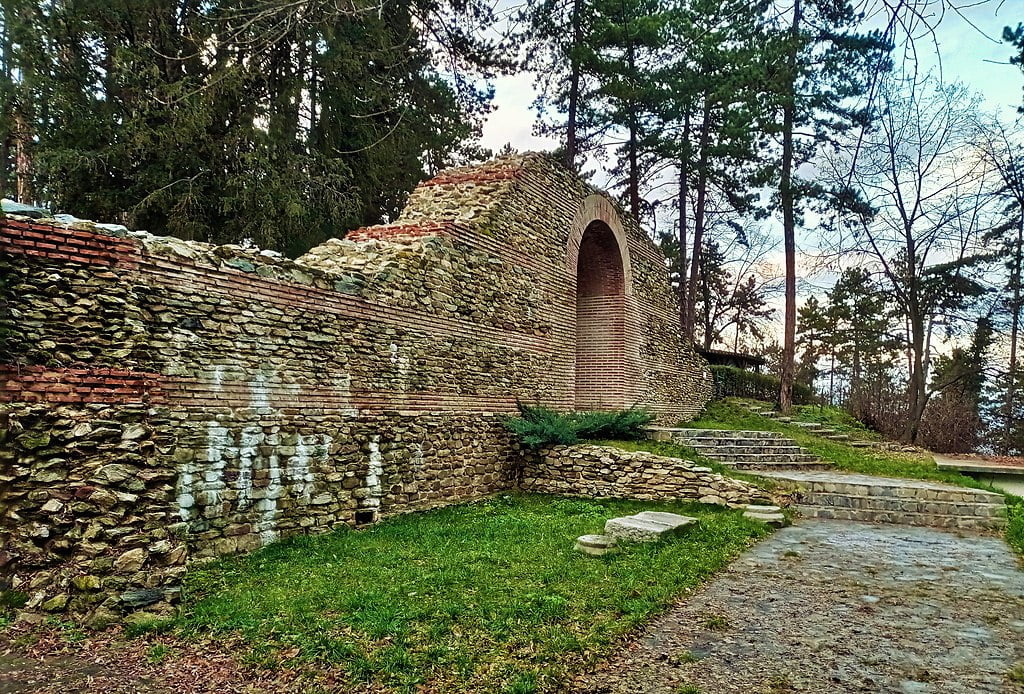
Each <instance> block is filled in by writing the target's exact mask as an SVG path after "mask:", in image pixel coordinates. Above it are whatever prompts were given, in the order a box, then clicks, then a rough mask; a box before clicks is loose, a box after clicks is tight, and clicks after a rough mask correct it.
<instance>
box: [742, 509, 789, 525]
mask: <svg viewBox="0 0 1024 694" xmlns="http://www.w3.org/2000/svg"><path fill="white" fill-rule="evenodd" d="M743 517H744V518H749V519H750V520H756V521H761V522H762V523H767V524H768V525H770V526H772V527H773V528H782V527H784V526H786V525H788V524H789V521H788V520H786V517H785V516H784V515H782V514H781V513H757V512H756V511H746V512H744V514H743Z"/></svg>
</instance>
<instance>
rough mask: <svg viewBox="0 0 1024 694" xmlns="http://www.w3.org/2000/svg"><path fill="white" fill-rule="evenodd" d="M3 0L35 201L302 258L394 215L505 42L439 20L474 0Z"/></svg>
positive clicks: (441, 157) (478, 110)
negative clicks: (371, 1) (445, 28)
mask: <svg viewBox="0 0 1024 694" xmlns="http://www.w3.org/2000/svg"><path fill="white" fill-rule="evenodd" d="M2 1H3V8H4V18H5V22H6V20H7V19H8V18H10V17H12V16H14V17H15V18H16V22H15V23H14V24H15V25H14V27H13V28H16V29H17V31H16V32H13V33H14V36H15V39H14V40H13V42H11V58H10V62H11V64H12V65H13V71H16V73H17V74H18V76H19V77H18V83H17V85H16V89H17V90H18V91H20V93H23V94H24V95H25V99H24V102H25V103H26V104H27V106H24V107H21V108H19V109H14V112H15V113H16V114H17V113H26V114H27V116H28V118H29V121H30V123H31V129H32V136H33V149H34V151H33V152H32V161H31V163H32V166H33V174H34V175H33V177H32V179H33V182H34V183H35V184H36V186H37V196H36V197H38V198H39V199H40V200H41V201H43V202H45V203H46V204H48V205H51V206H52V207H53V208H55V209H56V210H57V211H67V212H71V213H73V214H76V215H79V216H84V217H92V218H95V219H101V220H106V221H122V222H124V223H126V224H128V225H130V226H134V227H142V228H148V229H150V230H152V231H154V232H158V233H171V234H175V235H178V236H181V237H184V238H195V239H202V240H209V241H215V242H228V241H233V242H238V241H241V240H243V239H250V240H252V241H254V242H256V243H257V244H259V245H262V246H266V247H272V248H278V249H281V250H285V251H287V252H289V253H290V254H298V253H301V252H302V251H304V250H305V249H306V248H308V247H309V246H311V245H313V244H315V243H318V242H320V241H322V240H323V239H325V238H328V237H330V236H340V235H342V234H343V233H344V232H345V231H346V230H348V229H351V228H354V227H357V226H361V225H364V224H370V223H375V222H380V221H384V220H386V219H388V218H392V217H394V216H395V215H396V214H397V212H398V211H399V210H400V209H401V206H402V204H403V203H404V199H405V195H406V194H407V193H408V191H409V190H410V189H411V188H412V187H413V186H414V185H415V184H416V182H418V181H419V180H421V179H422V178H423V177H425V176H427V175H429V173H431V172H432V171H433V170H435V169H436V168H439V167H441V166H444V165H445V164H446V163H448V162H451V161H452V160H453V158H457V157H459V156H460V151H462V149H463V148H462V143H463V142H464V141H466V139H467V137H468V136H470V135H471V134H472V133H473V132H474V131H475V128H476V127H477V125H478V123H479V117H480V116H481V115H482V114H483V113H484V112H485V111H486V102H487V100H488V99H489V94H488V93H487V92H486V91H485V92H481V91H479V90H477V89H473V88H468V87H465V86H464V82H465V78H464V76H463V75H461V71H462V70H463V69H464V68H465V66H466V65H467V64H470V63H476V64H479V65H493V64H494V62H493V61H491V60H490V53H491V52H492V51H493V50H494V47H493V46H490V45H489V44H485V43H479V42H475V41H473V40H472V32H471V31H469V32H467V29H466V28H463V29H461V30H458V29H455V28H453V30H452V32H450V33H447V34H441V35H444V36H447V37H449V39H448V41H449V43H448V44H446V45H443V46H438V45H437V43H436V41H435V40H433V39H431V38H429V37H431V36H435V35H438V34H437V33H436V32H434V31H433V29H436V28H438V27H433V26H431V25H428V24H425V22H427V21H435V19H433V18H437V17H440V18H439V19H436V21H449V19H450V17H447V15H446V14H445V12H447V13H448V15H450V14H451V13H460V12H463V11H465V12H474V11H476V10H475V9H474V8H478V7H479V6H478V5H477V4H475V3H472V2H460V3H458V4H455V5H448V6H441V5H438V4H437V3H432V2H426V0H393V1H389V2H387V3H385V4H383V5H381V6H380V8H379V10H378V9H374V11H372V12H371V11H369V9H370V8H369V6H366V7H360V6H359V5H357V4H354V5H351V6H349V7H348V8H347V9H345V10H344V11H343V10H340V9H339V8H340V7H341V5H337V4H336V3H332V2H312V3H283V2H282V3H279V4H278V3H273V2H269V3H265V4H261V5H260V6H259V7H258V8H256V7H254V6H253V5H252V4H251V3H245V2H241V1H240V0H221V1H219V2H213V3H192V2H188V1H187V0H132V1H130V2H129V1H128V0H112V1H110V2H107V1H106V0H102V1H101V0H59V1H56V2H53V3H47V4H38V5H37V4H31V3H24V2H23V0H2ZM445 8H447V10H446V9H445ZM296 13H301V14H296ZM6 29H7V27H6V23H5V35H6V34H7V33H8V32H7V31H6ZM442 49H443V50H442ZM441 57H443V58H444V59H445V61H446V63H445V66H444V71H445V73H446V75H447V77H446V78H442V77H441V72H440V71H439V69H438V66H436V65H435V61H436V60H439V59H440V58H441ZM450 66H451V67H450ZM11 72H12V70H8V74H10V73H11ZM453 75H454V76H453ZM0 87H3V85H0ZM11 111H12V108H11V107H10V106H9V105H8V107H7V108H6V109H5V113H10V112H11ZM7 120H9V118H8V119H5V122H6V121H7ZM10 139H11V138H10V137H8V138H6V140H5V141H9V140H10Z"/></svg>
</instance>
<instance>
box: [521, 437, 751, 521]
mask: <svg viewBox="0 0 1024 694" xmlns="http://www.w3.org/2000/svg"><path fill="white" fill-rule="evenodd" d="M525 460H526V464H525V465H524V467H523V471H522V479H521V487H522V489H523V490H524V491H530V492H541V493H546V494H562V495H565V496H583V497H596V498H618V499H656V500H673V501H675V500H684V501H696V502H699V503H702V504H718V505H721V506H731V507H739V506H745V505H747V504H750V503H754V502H757V501H762V500H763V501H770V499H769V498H768V496H767V494H766V492H765V490H763V489H761V488H760V487H758V486H756V485H753V484H750V483H748V482H744V481H742V480H737V479H732V478H731V477H724V476H722V475H720V474H718V473H717V472H712V471H711V469H710V468H706V467H702V466H700V465H697V464H696V463H692V462H689V461H686V460H679V459H676V458H666V457H664V456H660V455H655V454H653V453H647V452H645V451H624V450H622V449H619V448H612V447H609V446H594V445H589V444H583V445H576V446H553V447H550V448H546V449H543V450H540V451H537V452H536V453H531V454H529V455H527V456H525Z"/></svg>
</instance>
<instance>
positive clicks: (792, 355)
mask: <svg viewBox="0 0 1024 694" xmlns="http://www.w3.org/2000/svg"><path fill="white" fill-rule="evenodd" d="M801 19H802V16H801V6H800V0H795V2H794V3H793V25H792V27H791V28H790V41H791V43H792V45H790V47H789V54H788V57H787V62H788V68H789V69H788V72H787V75H786V84H785V90H786V94H785V96H784V98H783V100H782V162H781V167H780V168H781V171H780V175H779V203H780V204H781V206H782V235H783V247H784V249H785V254H786V315H785V325H784V328H783V341H782V373H781V374H780V378H779V409H780V410H781V411H782V412H783V413H784V414H786V413H788V412H789V411H790V410H791V409H792V408H793V383H794V381H795V380H796V209H795V205H796V196H795V194H794V191H793V166H794V161H793V159H794V152H793V130H794V128H795V124H796V78H797V58H798V53H799V50H800V22H801Z"/></svg>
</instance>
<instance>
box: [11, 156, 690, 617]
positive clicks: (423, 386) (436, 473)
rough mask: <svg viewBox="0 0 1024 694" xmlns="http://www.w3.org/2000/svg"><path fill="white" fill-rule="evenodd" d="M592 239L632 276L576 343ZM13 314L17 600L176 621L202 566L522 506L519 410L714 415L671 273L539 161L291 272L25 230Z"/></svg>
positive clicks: (135, 237) (441, 180)
mask: <svg viewBox="0 0 1024 694" xmlns="http://www.w3.org/2000/svg"><path fill="white" fill-rule="evenodd" d="M595 228H600V229H601V231H602V234H603V239H604V241H603V246H604V248H605V252H604V255H603V256H601V258H600V263H604V264H605V265H608V266H609V267H610V268H611V270H610V273H611V274H610V275H609V276H613V277H615V278H618V279H617V280H616V281H615V282H611V283H606V284H607V287H611V289H610V290H608V291H610V292H611V293H610V294H608V292H605V290H604V289H601V287H605V284H601V283H600V282H598V281H597V280H598V279H600V277H603V275H602V276H600V277H599V276H597V275H588V274H586V273H587V272H590V270H587V269H586V268H585V269H584V270H583V274H581V275H580V277H581V282H589V283H590V284H589V285H588V286H594V287H598V290H596V295H597V296H598V297H599V298H601V299H602V300H608V301H611V302H612V303H613V304H614V305H617V306H621V307H622V310H621V311H620V312H619V313H618V314H617V315H616V316H614V317H612V318H614V320H612V319H609V320H607V321H606V322H605V323H604V324H602V323H601V318H600V315H598V316H597V317H596V318H594V319H593V320H594V322H593V323H592V324H589V325H587V326H586V328H585V330H578V325H579V324H580V323H579V321H580V316H581V315H584V314H586V311H583V313H582V314H581V312H580V307H579V306H578V305H577V299H578V297H577V288H576V285H577V263H578V256H579V251H580V247H581V245H583V246H584V248H586V246H587V245H588V244H590V243H591V237H589V236H587V233H588V229H595ZM600 263H598V264H600ZM595 278H596V279H595ZM601 292H605V294H606V295H602V294H601ZM0 308H2V309H3V311H2V312H0V424H3V425H4V427H3V433H2V434H0V435H2V439H0V540H2V541H3V547H4V549H3V550H2V552H0V583H2V585H0V588H5V587H14V588H17V589H18V590H24V589H26V588H29V589H30V590H28V591H27V592H29V593H30V595H31V600H32V601H33V603H35V604H37V605H39V606H47V607H48V608H52V609H63V608H64V607H65V606H67V607H69V608H70V609H74V610H84V609H93V608H95V607H97V606H100V607H101V608H102V609H104V610H108V611H111V610H117V609H121V608H125V607H128V608H134V607H138V606H145V605H147V604H149V603H156V604H163V603H165V602H166V601H168V600H173V598H174V595H175V592H176V590H177V585H178V583H179V582H180V577H181V574H182V572H183V571H184V566H185V565H186V562H188V561H190V560H195V559H201V558H205V557H212V556H217V555H221V554H226V553H232V552H238V551H246V550H250V549H254V548H256V547H259V546H262V545H264V544H266V543H267V542H270V541H273V540H274V539H276V538H278V537H282V536H284V535H288V534H292V533H295V532H314V531H320V530H327V529H330V528H332V527H336V526H337V525H339V524H349V525H358V524H360V523H363V522H372V521H373V520H376V519H377V518H378V517H380V516H381V515H386V514H391V513H400V512H405V511H409V510H415V509H422V508H428V507H431V506H435V505H440V504H445V503H452V502H455V501H460V500H465V499H471V498H475V497H479V496H483V495H487V494H491V493H493V492H495V491H499V490H502V489H507V488H510V487H512V486H514V485H515V484H516V480H517V477H518V474H519V471H520V467H521V464H522V463H521V455H520V453H519V451H518V448H517V446H516V445H515V443H514V441H513V440H512V439H511V437H510V435H509V434H508V433H507V432H506V431H505V430H504V428H503V427H502V426H501V424H500V415H503V414H507V413H512V412H514V411H515V404H516V401H517V400H522V401H526V402H531V403H532V402H537V403H542V404H547V405H550V406H553V407H558V408H562V409H572V408H575V407H577V405H579V404H581V403H582V404H587V405H592V404H594V403H595V398H598V400H597V401H596V402H597V404H598V405H599V406H603V407H628V406H632V405H641V406H644V407H647V408H649V409H651V410H652V411H654V412H656V413H657V414H658V415H659V417H660V418H661V419H662V420H663V421H677V420H679V419H685V418H688V417H689V416H691V415H693V414H694V413H695V412H697V411H698V410H699V409H700V408H701V407H702V406H703V404H704V402H706V400H707V398H708V396H709V394H710V376H709V374H708V371H707V368H706V364H705V363H704V362H703V360H702V359H700V357H698V356H697V355H696V354H695V353H694V352H693V350H692V348H691V347H690V346H688V345H685V344H682V343H681V342H680V341H679V338H678V318H677V315H678V310H677V307H676V306H675V303H674V299H673V296H672V293H671V290H670V288H669V285H668V275H667V270H666V267H665V263H664V259H663V258H662V257H661V255H660V254H659V253H658V251H657V250H656V248H655V247H654V246H653V244H651V242H650V241H649V240H648V239H647V238H646V237H645V236H644V234H643V233H642V231H641V230H640V229H639V228H638V227H637V226H636V225H635V224H633V223H631V222H629V221H628V220H625V219H624V218H623V217H621V216H620V215H619V213H618V211H617V209H616V208H615V207H614V205H612V203H611V202H610V201H609V200H608V199H607V198H605V197H603V196H601V195H599V194H597V193H595V192H594V191H591V190H589V189H588V188H587V187H586V186H584V184H582V183H581V182H580V181H578V180H577V179H576V178H575V177H573V176H572V175H570V174H568V173H567V172H565V171H563V170H561V169H560V168H559V167H557V165H555V164H553V163H551V162H550V161H548V160H547V159H545V158H543V157H541V156H539V155H524V156H517V157H513V158H507V159H499V160H495V161H494V162H490V163H488V164H485V165H481V166H478V167H471V168H467V169H458V170H454V171H452V172H448V173H446V174H443V175H442V176H440V177H438V178H436V179H434V180H432V181H428V182H427V183H425V184H422V185H421V186H420V187H419V188H418V189H417V190H416V191H415V192H414V193H413V195H412V196H411V198H410V201H409V205H408V206H407V208H406V211H405V213H404V214H403V216H402V218H400V219H399V220H397V221H396V222H395V223H394V224H391V225H385V226H379V227H371V228H369V229H362V230H358V231H356V232H353V233H351V234H349V235H348V237H347V238H346V239H345V240H332V241H330V242H328V243H325V244H323V245H322V246H319V247H317V248H315V249H313V250H311V251H310V252H309V253H307V254H306V255H305V256H303V257H302V258H299V259H298V260H294V261H293V260H289V259H286V258H283V257H281V256H280V255H277V254H274V253H268V252H259V251H255V250H246V249H243V248H240V247H237V246H211V245H208V244H203V243H197V242H186V241H180V240H177V239H171V238H162V237H155V236H151V235H149V234H146V233H144V232H127V233H126V232H123V231H118V230H110V229H108V228H103V227H99V226H96V225H88V224H74V225H71V226H66V225H61V224H59V223H56V222H48V221H47V220H38V221H31V220H24V219H20V218H19V219H13V218H8V219H6V220H2V221H0ZM602 331H603V332H602ZM590 334H596V335H597V337H596V338H595V340H597V344H599V348H595V349H592V350H590V352H588V355H589V356H588V359H589V361H588V362H587V369H586V370H587V373H586V374H578V373H577V369H576V361H577V357H578V354H579V350H580V347H579V344H578V342H579V340H578V339H577V338H578V337H579V336H580V335H590ZM94 584H95V585H94ZM140 591H141V592H140Z"/></svg>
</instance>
